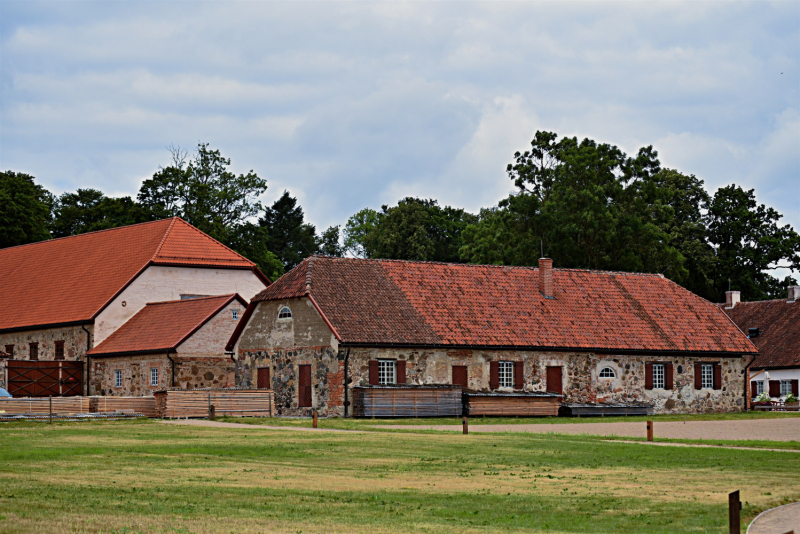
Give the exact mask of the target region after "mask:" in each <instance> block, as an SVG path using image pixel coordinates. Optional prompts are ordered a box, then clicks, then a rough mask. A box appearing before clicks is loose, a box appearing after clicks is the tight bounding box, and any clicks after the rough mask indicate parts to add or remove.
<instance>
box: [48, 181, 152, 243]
mask: <svg viewBox="0 0 800 534" xmlns="http://www.w3.org/2000/svg"><path fill="white" fill-rule="evenodd" d="M147 220H149V214H148V213H147V211H146V210H145V209H143V208H142V206H141V205H139V204H137V203H136V202H134V201H133V200H132V199H131V198H130V197H122V198H109V197H106V196H105V195H103V193H102V192H100V191H98V190H96V189H78V190H77V191H76V192H75V193H64V194H62V195H61V196H60V197H58V200H57V201H56V202H55V204H54V206H53V222H52V224H51V232H52V234H53V237H66V236H70V235H78V234H83V233H86V232H94V231H97V230H105V229H107V228H116V227H118V226H127V225H129V224H136V223H140V222H145V221H147Z"/></svg>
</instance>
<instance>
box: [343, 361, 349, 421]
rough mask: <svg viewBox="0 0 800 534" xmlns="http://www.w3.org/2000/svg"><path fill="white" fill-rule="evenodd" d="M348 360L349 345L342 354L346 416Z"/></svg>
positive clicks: (345, 410)
mask: <svg viewBox="0 0 800 534" xmlns="http://www.w3.org/2000/svg"><path fill="white" fill-rule="evenodd" d="M349 361H350V347H347V352H346V353H345V354H344V417H345V419H346V418H347V369H348V365H349V363H348V362H349Z"/></svg>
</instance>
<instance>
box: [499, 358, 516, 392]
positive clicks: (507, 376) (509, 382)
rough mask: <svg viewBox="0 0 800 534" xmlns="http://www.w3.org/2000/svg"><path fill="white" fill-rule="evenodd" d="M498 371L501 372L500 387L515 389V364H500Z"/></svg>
mask: <svg viewBox="0 0 800 534" xmlns="http://www.w3.org/2000/svg"><path fill="white" fill-rule="evenodd" d="M499 364H500V365H499V366H498V369H499V371H500V376H499V378H500V387H501V388H513V387H514V362H499Z"/></svg>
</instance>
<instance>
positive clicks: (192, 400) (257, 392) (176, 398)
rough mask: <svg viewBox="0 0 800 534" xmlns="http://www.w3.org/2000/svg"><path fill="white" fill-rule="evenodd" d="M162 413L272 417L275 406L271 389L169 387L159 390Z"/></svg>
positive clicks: (166, 415)
mask: <svg viewBox="0 0 800 534" xmlns="http://www.w3.org/2000/svg"><path fill="white" fill-rule="evenodd" d="M155 398H156V412H157V414H158V417H163V418H168V419H173V418H184V417H208V413H209V406H214V410H215V413H216V415H218V416H219V415H229V416H233V417H272V416H273V413H274V408H275V402H274V397H273V392H272V390H271V389H193V390H182V389H168V390H165V391H158V392H156V394H155Z"/></svg>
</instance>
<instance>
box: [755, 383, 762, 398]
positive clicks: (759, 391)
mask: <svg viewBox="0 0 800 534" xmlns="http://www.w3.org/2000/svg"><path fill="white" fill-rule="evenodd" d="M762 393H764V381H763V380H759V381H757V382H756V390H755V391H754V392H753V396H754V397H758V396H759V395H761V394H762Z"/></svg>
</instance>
